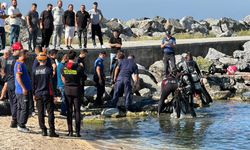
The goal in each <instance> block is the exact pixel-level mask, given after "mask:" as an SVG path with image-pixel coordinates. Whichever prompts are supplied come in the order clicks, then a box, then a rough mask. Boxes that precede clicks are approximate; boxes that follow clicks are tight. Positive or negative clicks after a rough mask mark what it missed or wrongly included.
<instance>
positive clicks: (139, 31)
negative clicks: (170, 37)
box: [131, 28, 147, 37]
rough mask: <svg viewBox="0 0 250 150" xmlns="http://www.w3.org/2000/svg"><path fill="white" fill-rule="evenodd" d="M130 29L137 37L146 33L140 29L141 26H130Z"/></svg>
mask: <svg viewBox="0 0 250 150" xmlns="http://www.w3.org/2000/svg"><path fill="white" fill-rule="evenodd" d="M131 30H132V31H133V33H134V34H135V35H136V36H138V37H141V36H144V35H147V34H146V31H145V30H143V29H141V28H131Z"/></svg>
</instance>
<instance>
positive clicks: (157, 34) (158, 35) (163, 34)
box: [152, 32, 166, 37]
mask: <svg viewBox="0 0 250 150" xmlns="http://www.w3.org/2000/svg"><path fill="white" fill-rule="evenodd" d="M165 35H166V33H165V32H154V33H153V34H152V36H153V37H164V36H165Z"/></svg>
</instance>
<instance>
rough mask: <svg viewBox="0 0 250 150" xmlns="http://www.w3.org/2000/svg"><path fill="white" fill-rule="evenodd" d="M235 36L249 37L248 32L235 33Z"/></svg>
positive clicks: (249, 31) (249, 33) (249, 32)
mask: <svg viewBox="0 0 250 150" xmlns="http://www.w3.org/2000/svg"><path fill="white" fill-rule="evenodd" d="M236 34H237V36H249V35H250V30H245V31H239V32H236Z"/></svg>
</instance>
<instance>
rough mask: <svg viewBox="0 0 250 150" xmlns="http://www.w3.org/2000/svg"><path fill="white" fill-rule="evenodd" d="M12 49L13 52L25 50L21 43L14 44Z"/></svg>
mask: <svg viewBox="0 0 250 150" xmlns="http://www.w3.org/2000/svg"><path fill="white" fill-rule="evenodd" d="M11 49H12V50H13V51H21V50H22V49H23V45H22V44H21V43H20V42H16V43H14V44H12V46H11Z"/></svg>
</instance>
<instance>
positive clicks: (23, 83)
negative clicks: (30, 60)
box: [14, 50, 31, 133]
mask: <svg viewBox="0 0 250 150" xmlns="http://www.w3.org/2000/svg"><path fill="white" fill-rule="evenodd" d="M27 57H28V51H27V50H22V51H20V53H19V57H18V60H17V61H16V64H15V67H14V75H15V88H16V89H15V91H16V96H17V102H18V105H17V123H18V127H17V130H18V131H20V132H25V133H27V132H29V129H28V128H27V127H26V123H27V121H28V117H29V103H30V102H29V101H30V96H29V95H30V92H31V80H30V77H29V74H28V71H27V68H26V65H25V63H24V62H25V60H26V59H27Z"/></svg>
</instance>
